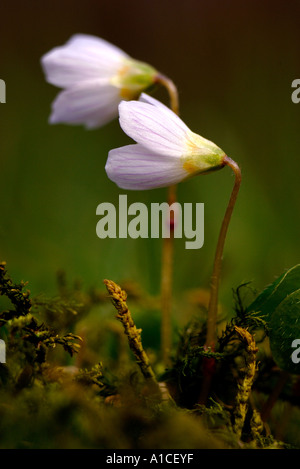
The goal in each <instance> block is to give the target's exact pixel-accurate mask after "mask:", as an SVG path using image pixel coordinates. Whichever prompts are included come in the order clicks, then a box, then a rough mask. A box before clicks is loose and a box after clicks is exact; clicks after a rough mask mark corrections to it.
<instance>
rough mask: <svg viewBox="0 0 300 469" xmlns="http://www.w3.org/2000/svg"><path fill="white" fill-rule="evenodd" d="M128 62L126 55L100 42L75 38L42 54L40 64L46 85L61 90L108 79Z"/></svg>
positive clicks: (95, 39)
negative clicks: (91, 81) (57, 87)
mask: <svg viewBox="0 0 300 469" xmlns="http://www.w3.org/2000/svg"><path fill="white" fill-rule="evenodd" d="M128 59H129V56H128V55H127V54H126V53H125V52H123V51H122V50H121V49H119V48H118V47H116V46H114V45H112V44H110V43H109V42H107V41H105V40H103V39H100V38H97V37H94V36H89V35H84V34H76V35H75V36H73V37H71V39H70V40H69V41H68V42H67V43H66V44H65V45H63V46H60V47H56V48H54V49H52V50H51V51H50V52H48V53H47V54H45V55H44V56H43V57H42V59H41V62H42V66H43V69H44V71H45V74H46V78H47V81H48V82H49V83H51V84H52V85H56V86H59V87H62V88H64V87H68V86H72V85H74V84H76V83H78V82H80V81H83V80H91V79H98V78H101V77H106V78H110V77H112V76H114V75H115V74H116V73H117V72H118V70H119V69H120V68H122V66H123V63H124V61H125V60H128Z"/></svg>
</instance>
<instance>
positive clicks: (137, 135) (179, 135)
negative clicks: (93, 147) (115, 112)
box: [119, 94, 190, 157]
mask: <svg viewBox="0 0 300 469" xmlns="http://www.w3.org/2000/svg"><path fill="white" fill-rule="evenodd" d="M145 97H146V99H147V101H145ZM149 98H150V97H147V95H145V94H144V95H143V97H142V100H141V101H129V102H126V101H122V102H121V103H120V105H119V114H120V125H121V127H122V129H123V130H124V132H125V133H126V134H127V135H129V137H131V138H133V139H134V140H135V141H136V142H137V143H140V144H141V145H143V146H145V147H146V148H148V149H149V150H151V151H153V152H156V153H159V154H161V155H171V156H177V157H180V156H181V155H183V154H185V153H186V148H187V147H186V140H187V135H188V132H190V131H189V129H188V127H187V126H186V125H185V124H184V122H183V121H182V120H181V119H180V118H179V117H178V116H177V115H176V114H175V113H174V112H172V111H171V110H170V109H168V108H167V107H166V106H164V105H163V104H162V103H159V104H158V101H156V100H155V99H153V98H150V100H149ZM150 101H151V105H149V104H150ZM153 103H155V104H154V105H152V104H153Z"/></svg>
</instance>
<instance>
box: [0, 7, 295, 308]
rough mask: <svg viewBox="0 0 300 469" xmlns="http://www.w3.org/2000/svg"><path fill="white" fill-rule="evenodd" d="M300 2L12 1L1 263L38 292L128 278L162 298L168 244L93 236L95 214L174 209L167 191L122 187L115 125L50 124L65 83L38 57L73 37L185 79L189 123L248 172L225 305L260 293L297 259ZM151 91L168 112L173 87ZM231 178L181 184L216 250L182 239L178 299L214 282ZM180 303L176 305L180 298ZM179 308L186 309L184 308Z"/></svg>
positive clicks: (181, 195)
mask: <svg viewBox="0 0 300 469" xmlns="http://www.w3.org/2000/svg"><path fill="white" fill-rule="evenodd" d="M299 24H300V3H299V2H298V1H294V0H290V1H289V2H286V1H283V0H272V1H268V0H262V1H260V2H254V1H252V0H244V1H243V2H241V1H240V0H229V1H228V0H226V1H220V0H209V1H208V0H185V1H180V0H172V1H171V0H170V1H169V0H159V1H158V0H151V1H149V0H127V1H126V2H124V1H120V0H86V1H85V2H82V1H78V0H63V1H61V0H51V1H50V0H45V1H43V2H41V1H37V0H36V1H34V0H28V1H26V2H22V1H20V0H19V1H15V0H10V1H8V0H2V1H1V30H0V44H1V45H0V47H1V62H0V78H1V79H3V80H5V82H6V87H7V96H6V101H7V102H6V104H1V105H0V129H1V130H0V132H1V137H0V174H1V185H0V257H1V259H0V260H5V261H6V262H7V266H8V270H9V272H10V274H11V275H12V276H13V278H14V280H16V281H20V280H28V281H29V286H28V288H29V289H30V290H31V292H32V293H33V294H34V295H36V294H39V293H41V292H43V293H46V294H47V295H52V294H54V293H55V291H56V285H55V283H56V272H57V271H58V270H59V269H63V270H64V271H65V272H66V274H67V276H68V277H69V278H70V279H81V281H82V282H83V283H84V284H85V285H97V286H100V288H103V290H104V287H102V280H103V279H104V278H109V279H112V280H114V281H116V282H119V283H121V284H122V282H123V281H125V280H127V279H130V280H133V281H135V282H139V283H140V285H141V287H142V288H143V289H145V290H146V291H147V292H149V293H150V294H153V295H158V294H159V290H160V268H161V263H160V262H161V246H162V243H161V240H151V239H141V240H131V239H129V238H128V239H116V240H115V239H106V240H100V239H99V238H98V237H97V236H96V224H97V221H98V217H97V216H96V207H97V206H98V204H99V203H101V202H112V203H114V204H117V203H118V196H119V194H120V193H127V194H128V203H132V202H135V201H139V202H144V203H146V204H147V205H148V207H150V203H151V202H163V201H165V199H166V193H167V192H166V190H165V189H157V190H154V191H148V192H126V191H120V190H119V189H118V187H117V186H116V185H115V184H114V183H112V182H111V181H110V180H109V179H108V178H107V176H106V173H105V170H104V166H105V162H106V158H107V154H108V151H109V150H110V149H111V148H115V147H118V146H121V145H124V144H126V143H128V137H127V136H126V135H124V134H123V132H122V131H121V129H120V127H119V123H118V121H117V120H116V121H114V122H111V123H110V124H108V125H107V126H106V127H104V128H100V129H98V130H93V131H86V130H85V129H84V128H83V127H80V126H75V127H72V126H67V125H56V126H50V125H49V124H48V117H49V114H50V106H51V102H52V101H53V99H54V98H55V96H56V95H57V93H58V91H59V90H58V89H57V88H55V87H53V86H51V85H49V84H47V83H46V81H45V79H44V75H43V71H42V69H41V66H40V58H41V56H42V55H43V54H45V53H46V52H48V51H49V50H50V49H52V48H53V47H56V46H58V45H62V44H64V43H65V42H66V41H67V40H68V39H69V38H70V36H71V35H73V34H75V33H79V32H81V33H88V34H93V35H96V36H100V37H102V38H104V39H106V40H108V41H110V42H112V43H113V44H115V45H117V46H119V47H120V48H122V49H123V50H125V51H126V52H127V53H128V54H130V55H131V56H132V57H134V58H136V59H139V60H142V61H144V62H148V63H150V64H152V65H153V66H154V67H156V68H157V69H158V70H160V71H161V72H163V73H164V74H166V75H168V76H169V77H170V78H171V79H172V80H173V81H174V82H175V83H176V85H177V87H178V90H179V96H180V112H181V117H182V119H183V120H184V121H185V122H186V124H187V125H188V126H189V127H190V128H191V130H193V131H194V132H197V133H199V134H200V135H203V136H204V137H206V138H208V139H211V140H213V141H214V142H215V143H216V144H217V145H219V146H220V147H221V148H223V149H224V151H225V152H226V153H227V154H228V155H229V156H230V157H231V158H233V159H234V160H236V161H237V162H238V164H239V165H240V167H241V169H242V175H243V181H242V187H241V191H240V196H239V199H238V203H237V206H236V208H235V211H234V214H233V219H232V223H231V225H230V227H229V232H228V237H227V240H226V244H225V252H224V264H223V272H222V283H221V289H220V301H221V302H222V304H223V305H224V308H225V310H227V311H228V314H230V311H231V308H232V304H233V300H232V288H236V287H237V286H238V285H239V284H240V283H242V282H244V281H251V282H252V285H253V288H255V289H257V290H260V289H262V288H263V287H264V286H265V285H266V284H268V283H270V282H271V281H272V280H273V279H274V277H276V276H277V275H279V274H281V273H282V271H283V270H284V269H286V268H289V267H291V266H293V265H295V264H297V263H298V262H299V237H300V220H299V210H300V197H299V195H300V188H299V173H300V158H299V156H300V133H299V126H300V104H298V105H297V104H294V103H293V102H292V100H291V94H292V91H293V89H292V88H291V83H292V81H293V80H294V79H295V78H300V27H299ZM153 96H155V97H157V98H158V99H161V100H162V101H164V102H165V103H166V104H168V102H169V101H168V96H167V94H166V92H165V91H164V90H161V89H160V90H156V91H155V92H154V93H153ZM233 182H234V178H233V175H232V173H231V171H230V170H229V168H225V169H223V170H222V171H220V172H216V173H213V174H211V175H207V176H199V177H197V178H194V179H192V180H190V181H188V182H185V183H182V184H180V186H179V187H178V200H179V202H181V203H182V204H183V203H184V202H194V203H195V202H204V205H205V242H204V246H203V248H202V249H200V250H198V251H194V250H186V249H185V247H184V242H185V240H184V239H183V240H176V251H175V261H174V262H175V265H174V296H175V298H178V300H180V299H182V298H183V295H184V294H185V292H186V291H187V290H189V289H195V288H208V286H209V281H210V275H211V271H212V262H213V256H214V250H215V245H216V241H217V236H218V233H219V229H220V225H221V221H222V217H223V215H224V212H225V208H226V205H227V202H228V200H229V196H230V192H231V189H232V186H233ZM175 303H176V302H175ZM175 307H176V306H175Z"/></svg>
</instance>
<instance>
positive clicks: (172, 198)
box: [156, 73, 179, 365]
mask: <svg viewBox="0 0 300 469" xmlns="http://www.w3.org/2000/svg"><path fill="white" fill-rule="evenodd" d="M156 82H157V83H159V84H161V85H162V86H164V87H165V88H166V90H167V91H168V94H169V97H170V107H171V109H172V111H173V112H174V113H175V114H177V115H178V114H179V99H178V91H177V88H176V86H175V84H174V83H173V81H172V80H170V79H169V78H168V77H166V76H165V75H163V74H161V73H159V74H158V75H157V77H156ZM167 197H168V204H169V205H172V204H173V203H174V202H176V185H172V186H170V187H169V188H168V195H167ZM173 257H174V220H172V219H170V237H169V238H164V239H163V247H162V268H161V310H162V319H161V352H162V361H163V363H164V364H165V365H167V364H168V362H169V356H170V351H171V346H172V339H171V338H172V321H171V312H172V278H173Z"/></svg>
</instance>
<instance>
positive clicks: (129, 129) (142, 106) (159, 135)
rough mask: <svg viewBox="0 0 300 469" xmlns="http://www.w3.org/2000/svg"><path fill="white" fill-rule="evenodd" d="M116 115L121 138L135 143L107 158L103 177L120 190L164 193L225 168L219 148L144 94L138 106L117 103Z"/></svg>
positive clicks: (114, 151)
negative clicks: (156, 190) (120, 129)
mask: <svg viewBox="0 0 300 469" xmlns="http://www.w3.org/2000/svg"><path fill="white" fill-rule="evenodd" d="M119 115H120V125H121V127H122V129H123V130H124V132H125V133H126V134H127V135H128V136H129V137H131V138H132V139H134V140H135V141H136V142H137V143H135V144H132V145H127V146H124V147H120V148H116V149H113V150H111V151H110V152H109V155H108V159H107V163H106V166H105V170H106V173H107V175H108V177H109V178H110V179H111V180H112V181H113V182H115V183H116V184H117V185H118V186H119V187H120V188H122V189H129V190H144V189H154V188H158V187H166V186H170V185H172V184H177V183H179V182H181V181H184V180H186V179H188V178H190V177H191V176H194V175H196V174H200V173H208V172H210V171H213V170H216V169H220V168H222V167H223V166H224V165H225V162H224V159H225V157H226V155H225V153H224V152H223V150H221V148H219V147H218V146H217V145H215V144H214V143H213V142H211V141H210V140H207V139H205V138H203V137H201V136H200V135H197V134H196V133H194V132H192V131H191V130H190V129H189V128H188V127H187V126H186V124H185V123H184V122H183V121H182V120H181V119H180V118H179V117H178V116H177V115H176V114H175V113H174V112H173V111H172V110H171V109H169V108H168V107H166V106H165V105H164V104H162V103H161V102H159V101H157V100H156V99H154V98H152V97H150V96H148V95H147V94H145V93H143V94H142V95H141V96H140V99H139V101H129V102H125V101H122V102H121V103H120V105H119Z"/></svg>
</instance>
